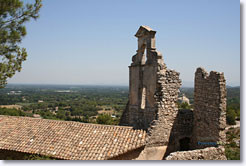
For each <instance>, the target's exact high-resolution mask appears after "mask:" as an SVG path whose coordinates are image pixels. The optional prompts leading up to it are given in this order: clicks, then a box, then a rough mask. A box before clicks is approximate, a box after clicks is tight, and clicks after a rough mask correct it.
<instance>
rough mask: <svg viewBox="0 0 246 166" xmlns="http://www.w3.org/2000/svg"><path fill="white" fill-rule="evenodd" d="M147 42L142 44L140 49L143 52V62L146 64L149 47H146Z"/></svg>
mask: <svg viewBox="0 0 246 166" xmlns="http://www.w3.org/2000/svg"><path fill="white" fill-rule="evenodd" d="M146 48H147V47H146V43H144V44H142V46H141V49H140V54H141V64H142V65H144V64H145V63H146V61H147V49H146Z"/></svg>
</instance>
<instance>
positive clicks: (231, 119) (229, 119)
mask: <svg viewBox="0 0 246 166" xmlns="http://www.w3.org/2000/svg"><path fill="white" fill-rule="evenodd" d="M235 118H236V113H235V112H234V110H231V109H229V110H228V111H227V113H226V123H227V124H229V125H235V124H236V120H235Z"/></svg>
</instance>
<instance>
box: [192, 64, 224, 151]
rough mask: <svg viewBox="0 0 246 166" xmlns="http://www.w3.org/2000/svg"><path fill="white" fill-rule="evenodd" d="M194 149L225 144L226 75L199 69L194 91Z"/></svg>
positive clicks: (196, 74)
mask: <svg viewBox="0 0 246 166" xmlns="http://www.w3.org/2000/svg"><path fill="white" fill-rule="evenodd" d="M193 114H194V127H193V134H192V135H193V136H192V148H193V149H201V148H205V147H210V146H215V145H214V143H218V142H221V143H225V141H226V134H225V127H226V81H225V78H224V73H221V72H216V71H211V72H210V74H208V73H207V72H206V71H205V70H204V69H203V68H197V70H196V73H195V90H194V111H193Z"/></svg>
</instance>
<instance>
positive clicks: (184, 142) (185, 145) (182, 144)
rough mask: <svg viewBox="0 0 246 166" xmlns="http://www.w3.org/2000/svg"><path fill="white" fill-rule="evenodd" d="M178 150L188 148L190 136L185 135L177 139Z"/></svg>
mask: <svg viewBox="0 0 246 166" xmlns="http://www.w3.org/2000/svg"><path fill="white" fill-rule="evenodd" d="M179 150H180V151H186V150H190V138H188V137H185V138H182V139H180V140H179Z"/></svg>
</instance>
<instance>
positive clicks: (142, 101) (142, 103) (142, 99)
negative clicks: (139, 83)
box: [141, 87, 146, 109]
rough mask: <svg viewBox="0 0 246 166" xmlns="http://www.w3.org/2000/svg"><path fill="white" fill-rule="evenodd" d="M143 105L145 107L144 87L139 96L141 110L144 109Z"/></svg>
mask: <svg viewBox="0 0 246 166" xmlns="http://www.w3.org/2000/svg"><path fill="white" fill-rule="evenodd" d="M145 105H146V88H145V87H144V88H143V90H142V96H141V109H145Z"/></svg>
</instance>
